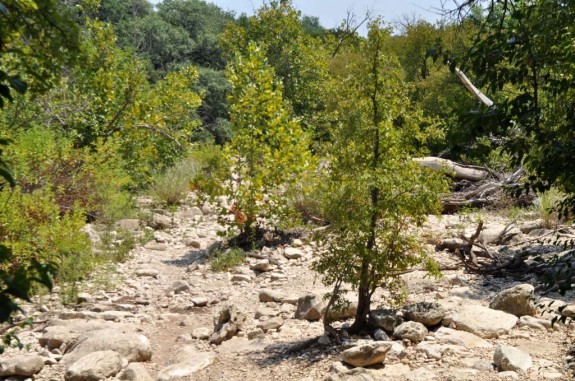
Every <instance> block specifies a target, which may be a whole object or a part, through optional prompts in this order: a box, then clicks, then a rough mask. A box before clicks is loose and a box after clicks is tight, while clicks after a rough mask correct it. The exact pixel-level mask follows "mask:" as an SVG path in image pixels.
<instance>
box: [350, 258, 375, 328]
mask: <svg viewBox="0 0 575 381" xmlns="http://www.w3.org/2000/svg"><path fill="white" fill-rule="evenodd" d="M364 269H365V271H364ZM367 269H368V266H367V260H366V259H364V261H363V264H362V267H361V282H360V285H359V289H358V292H357V311H356V313H355V321H354V322H353V324H352V325H351V327H350V328H349V333H351V334H357V333H360V332H362V331H364V330H365V328H367V316H368V315H369V310H370V305H371V293H370V292H369V279H368V275H369V274H368V272H367Z"/></svg>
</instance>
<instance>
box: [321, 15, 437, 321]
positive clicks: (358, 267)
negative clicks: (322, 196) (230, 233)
mask: <svg viewBox="0 0 575 381" xmlns="http://www.w3.org/2000/svg"><path fill="white" fill-rule="evenodd" d="M389 37H390V34H389V30H387V29H382V28H381V27H380V24H379V22H375V23H372V25H371V26H370V30H369V35H368V39H367V41H365V42H364V43H363V44H364V46H363V47H362V48H361V49H360V52H361V55H359V54H356V55H355V56H354V55H350V56H349V57H353V58H351V59H348V62H351V63H350V64H349V65H348V66H347V67H346V68H345V69H342V70H343V73H339V74H340V76H339V77H340V78H339V80H338V83H339V84H340V85H339V86H338V88H339V89H345V91H344V92H341V91H340V92H339V95H338V99H337V102H336V104H337V114H338V115H339V118H340V119H339V123H338V125H337V127H336V128H335V130H334V131H333V145H332V147H331V161H330V163H329V169H328V172H329V173H328V174H327V179H326V181H325V185H326V190H327V192H326V200H325V204H326V206H325V209H326V211H325V213H326V216H327V218H328V219H329V221H330V228H329V229H328V230H327V236H326V241H327V247H328V250H327V252H326V253H324V254H323V255H322V257H321V258H320V260H319V261H318V262H317V263H316V264H315V269H316V270H317V271H318V272H320V273H322V274H323V275H324V278H323V281H324V283H325V284H334V283H335V285H336V287H335V289H334V293H333V294H332V299H331V301H330V305H332V304H333V303H334V301H336V300H337V299H338V297H339V290H340V286H341V285H342V284H343V283H348V284H350V285H352V287H353V288H354V289H356V290H357V292H358V308H357V314H356V316H355V322H354V323H353V325H352V327H351V331H352V332H359V331H362V330H363V329H364V328H366V326H367V318H368V315H369V313H370V304H371V298H372V296H373V294H374V292H375V291H376V290H377V289H378V288H379V287H386V288H387V289H388V290H389V291H390V292H391V293H392V295H396V296H398V294H397V291H398V290H399V289H400V287H399V286H400V285H401V282H400V278H399V275H400V274H401V272H403V271H405V270H406V269H408V268H410V267H412V266H414V265H417V264H421V263H425V264H426V266H427V269H428V270H430V271H432V272H436V267H435V266H434V262H433V261H432V260H430V258H428V257H427V256H426V254H425V251H424V249H423V246H422V245H421V244H420V243H419V242H418V240H417V236H416V231H415V229H414V227H416V226H419V225H421V224H422V223H423V222H424V221H425V219H426V217H427V215H428V214H429V213H434V212H437V211H438V210H439V207H440V203H439V198H438V195H439V194H440V193H441V192H443V191H445V189H446V188H445V182H444V181H443V180H442V178H441V176H440V175H437V174H434V173H430V172H429V171H426V170H422V169H421V168H420V167H419V165H418V164H417V163H416V162H414V161H413V160H412V157H413V156H415V155H417V154H419V153H420V152H419V149H418V148H417V146H418V145H421V143H422V141H424V140H425V139H426V137H427V135H428V133H423V132H421V130H420V128H419V125H420V124H421V122H422V118H421V113H419V112H417V111H414V110H413V109H412V108H411V105H410V102H409V98H408V93H407V91H406V86H405V84H404V83H402V81H401V71H400V70H399V65H398V64H397V62H396V60H394V59H393V58H390V57H388V56H386V55H385V54H384V52H383V46H384V41H385V39H387V38H389ZM428 131H429V129H428ZM326 316H327V314H326ZM326 324H328V322H326Z"/></svg>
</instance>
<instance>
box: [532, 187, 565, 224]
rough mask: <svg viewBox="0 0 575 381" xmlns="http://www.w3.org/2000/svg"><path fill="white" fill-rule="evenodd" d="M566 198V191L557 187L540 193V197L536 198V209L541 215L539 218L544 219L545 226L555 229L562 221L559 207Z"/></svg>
mask: <svg viewBox="0 0 575 381" xmlns="http://www.w3.org/2000/svg"><path fill="white" fill-rule="evenodd" d="M564 199H565V194H564V193H562V192H560V191H559V190H557V189H556V188H551V189H549V190H547V191H545V192H543V193H541V194H539V197H538V199H536V200H535V203H534V208H535V211H536V212H537V214H538V215H539V218H541V219H542V220H543V225H544V226H545V228H547V229H555V228H557V226H558V225H559V223H560V222H561V219H560V218H559V214H558V213H557V207H558V206H559V205H560V204H561V202H562V201H563V200H564Z"/></svg>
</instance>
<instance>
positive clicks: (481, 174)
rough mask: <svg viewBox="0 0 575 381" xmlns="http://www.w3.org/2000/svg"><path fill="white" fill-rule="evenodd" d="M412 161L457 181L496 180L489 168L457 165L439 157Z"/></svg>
mask: <svg viewBox="0 0 575 381" xmlns="http://www.w3.org/2000/svg"><path fill="white" fill-rule="evenodd" d="M414 160H415V161H417V162H418V163H419V164H420V165H421V166H422V167H423V168H429V169H431V170H434V171H445V173H447V174H448V175H450V176H452V177H454V178H456V179H458V180H469V181H481V180H486V179H488V178H493V177H495V178H497V176H496V175H495V173H494V172H493V171H492V170H490V169H489V168H485V167H478V166H474V165H464V164H458V163H456V162H453V161H451V160H447V159H442V158H439V157H423V158H415V159H414Z"/></svg>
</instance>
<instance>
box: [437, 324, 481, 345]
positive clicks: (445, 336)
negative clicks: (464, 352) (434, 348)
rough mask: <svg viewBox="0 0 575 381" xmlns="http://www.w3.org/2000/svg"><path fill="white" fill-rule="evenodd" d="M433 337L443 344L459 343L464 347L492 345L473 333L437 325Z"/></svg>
mask: <svg viewBox="0 0 575 381" xmlns="http://www.w3.org/2000/svg"><path fill="white" fill-rule="evenodd" d="M434 336H435V338H436V339H437V341H438V342H440V343H443V344H452V345H460V346H462V347H465V348H491V347H492V345H491V344H490V343H489V342H487V341H486V340H484V339H482V338H481V337H479V336H477V335H474V334H473V333H469V332H465V331H458V330H455V329H451V328H447V327H439V329H438V330H437V331H436V332H435V335H434Z"/></svg>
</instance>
